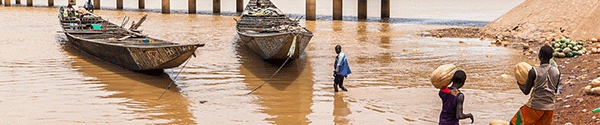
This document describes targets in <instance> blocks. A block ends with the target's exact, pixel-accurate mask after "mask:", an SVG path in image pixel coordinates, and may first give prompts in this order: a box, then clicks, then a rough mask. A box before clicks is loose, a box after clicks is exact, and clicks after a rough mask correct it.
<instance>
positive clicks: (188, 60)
mask: <svg viewBox="0 0 600 125" xmlns="http://www.w3.org/2000/svg"><path fill="white" fill-rule="evenodd" d="M190 60H191V59H189V58H188V59H187V60H186V61H185V64H183V67H181V70H179V72H178V73H177V75H175V78H173V81H171V83H170V84H169V85H168V86H167V88H166V89H165V91H163V92H162V94H160V96H159V97H158V100H160V98H161V97H162V96H163V95H164V94H165V92H167V90H169V88H171V85H173V83H175V80H177V77H178V76H179V74H180V73H181V71H183V68H185V66H186V65H187V63H188V62H190Z"/></svg>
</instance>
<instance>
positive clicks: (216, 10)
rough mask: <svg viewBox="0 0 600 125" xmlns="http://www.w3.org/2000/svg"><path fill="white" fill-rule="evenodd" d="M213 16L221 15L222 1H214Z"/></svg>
mask: <svg viewBox="0 0 600 125" xmlns="http://www.w3.org/2000/svg"><path fill="white" fill-rule="evenodd" d="M213 14H221V0H213Z"/></svg>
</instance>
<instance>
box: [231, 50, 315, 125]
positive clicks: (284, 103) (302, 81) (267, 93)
mask: <svg viewBox="0 0 600 125" xmlns="http://www.w3.org/2000/svg"><path fill="white" fill-rule="evenodd" d="M237 40H239V39H238V38H236V41H237ZM238 42H239V41H238ZM234 46H236V50H237V53H238V54H239V55H240V57H241V58H242V59H241V62H242V65H241V66H240V73H241V74H243V75H244V76H245V79H244V82H245V83H247V86H248V89H249V90H252V89H254V88H256V87H258V86H259V85H261V84H263V83H264V82H265V81H266V80H268V78H269V77H270V76H271V75H272V74H273V73H274V72H275V71H276V70H277V69H278V68H279V64H272V63H268V62H265V61H263V60H261V59H260V57H258V56H257V55H256V54H254V53H252V52H251V51H250V50H249V49H248V48H246V47H245V46H243V45H240V44H236V45H234ZM306 60H307V59H306V56H301V57H300V58H298V59H296V60H293V61H290V62H288V63H287V64H286V66H284V67H283V68H282V69H281V71H279V73H278V74H277V75H275V76H274V77H273V78H272V79H271V80H270V81H269V82H268V83H267V84H266V85H264V86H263V87H261V88H260V89H258V90H257V91H255V92H254V93H253V94H252V95H253V96H256V97H257V100H258V104H260V105H261V106H262V107H261V108H259V109H258V110H259V111H260V112H263V113H266V114H268V115H269V116H271V117H269V118H265V120H266V121H269V122H270V123H273V124H296V125H297V124H308V123H310V120H309V119H308V118H306V116H307V115H308V114H310V113H312V110H311V108H310V106H311V105H312V103H313V102H312V96H313V84H314V82H313V77H312V76H313V73H312V72H313V71H312V67H310V62H309V61H306Z"/></svg>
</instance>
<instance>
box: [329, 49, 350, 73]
mask: <svg viewBox="0 0 600 125" xmlns="http://www.w3.org/2000/svg"><path fill="white" fill-rule="evenodd" d="M333 69H334V71H335V74H336V75H341V76H348V74H350V73H352V71H350V66H349V65H348V58H346V55H345V54H344V53H343V52H340V54H338V55H337V56H336V57H335V62H334V63H333Z"/></svg>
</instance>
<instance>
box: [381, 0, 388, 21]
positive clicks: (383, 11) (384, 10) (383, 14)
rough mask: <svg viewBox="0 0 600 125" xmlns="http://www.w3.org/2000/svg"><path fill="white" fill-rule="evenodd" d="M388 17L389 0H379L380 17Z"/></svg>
mask: <svg viewBox="0 0 600 125" xmlns="http://www.w3.org/2000/svg"><path fill="white" fill-rule="evenodd" d="M389 18H390V0H381V19H389Z"/></svg>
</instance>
